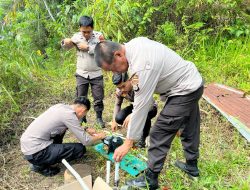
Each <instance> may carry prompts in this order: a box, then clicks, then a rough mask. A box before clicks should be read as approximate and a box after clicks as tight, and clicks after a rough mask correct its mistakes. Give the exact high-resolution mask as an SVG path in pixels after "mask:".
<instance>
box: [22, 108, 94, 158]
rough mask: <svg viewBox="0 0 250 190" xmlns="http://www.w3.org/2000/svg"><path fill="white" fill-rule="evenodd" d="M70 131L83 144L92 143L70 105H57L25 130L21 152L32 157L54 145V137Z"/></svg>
mask: <svg viewBox="0 0 250 190" xmlns="http://www.w3.org/2000/svg"><path fill="white" fill-rule="evenodd" d="M67 129H69V131H71V132H72V133H73V134H74V135H75V136H76V138H77V139H78V140H79V141H80V142H81V143H82V144H83V145H89V144H90V143H91V140H92V138H91V136H88V135H87V134H86V132H85V131H84V129H83V128H82V127H81V125H80V122H79V120H78V118H77V117H76V113H75V111H74V110H73V108H72V107H71V106H70V105H64V104H57V105H54V106H52V107H50V108H49V109H48V110H47V111H45V112H44V113H43V114H41V115H40V116H39V117H38V118H36V119H35V120H34V121H33V122H32V123H31V124H30V125H29V126H28V128H27V129H26V130H25V132H24V133H23V134H22V137H21V140H20V141H21V150H22V152H23V154H24V155H32V154H35V153H37V152H39V151H40V150H43V149H44V148H46V147H48V146H49V145H50V144H52V143H53V139H51V138H52V137H55V136H56V135H61V134H63V133H65V131H66V130H67Z"/></svg>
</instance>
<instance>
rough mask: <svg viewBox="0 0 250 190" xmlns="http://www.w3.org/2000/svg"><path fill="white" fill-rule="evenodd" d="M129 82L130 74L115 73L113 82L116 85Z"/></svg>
mask: <svg viewBox="0 0 250 190" xmlns="http://www.w3.org/2000/svg"><path fill="white" fill-rule="evenodd" d="M127 80H128V74H127V72H126V73H115V74H113V76H112V82H113V84H114V85H118V84H120V83H121V82H126V81H127Z"/></svg>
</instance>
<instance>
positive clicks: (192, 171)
mask: <svg viewBox="0 0 250 190" xmlns="http://www.w3.org/2000/svg"><path fill="white" fill-rule="evenodd" d="M175 166H176V167H178V168H180V169H181V170H182V171H184V172H185V173H187V174H188V176H189V177H191V178H196V177H199V175H200V174H199V169H198V166H197V160H187V161H186V163H184V162H182V161H179V160H177V161H176V162H175Z"/></svg>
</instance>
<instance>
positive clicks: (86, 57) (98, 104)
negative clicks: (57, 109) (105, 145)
mask: <svg viewBox="0 0 250 190" xmlns="http://www.w3.org/2000/svg"><path fill="white" fill-rule="evenodd" d="M79 26H80V32H77V33H75V34H74V35H73V37H72V38H66V39H64V40H62V47H64V48H66V49H70V48H73V47H75V48H76V50H77V65H76V66H77V69H76V74H75V76H76V84H77V87H76V95H77V97H78V96H87V95H88V89H89V85H90V86H91V91H92V95H93V98H94V109H95V111H96V117H97V123H98V124H100V125H101V126H102V127H105V123H104V122H103V119H102V112H103V109H104V106H103V98H104V85H103V75H102V71H101V69H100V68H99V67H98V66H97V65H96V63H95V60H94V48H95V45H96V44H97V43H98V42H100V41H102V40H104V37H103V35H102V33H100V32H96V31H94V30H93V29H94V21H93V19H92V18H91V17H89V16H82V17H81V18H80V20H79Z"/></svg>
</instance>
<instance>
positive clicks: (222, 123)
mask: <svg viewBox="0 0 250 190" xmlns="http://www.w3.org/2000/svg"><path fill="white" fill-rule="evenodd" d="M42 101H43V100H40V101H38V102H36V104H32V105H30V104H28V105H26V107H25V108H24V110H23V113H22V114H21V115H19V116H17V121H16V122H15V125H17V124H19V125H21V129H19V130H16V129H17V128H18V126H13V131H15V132H14V133H9V134H10V136H12V137H8V138H12V140H11V141H10V142H7V143H5V144H3V145H2V146H1V148H0V184H1V185H0V189H3V190H5V189H13V190H20V189H23V190H24V189H25V190H31V189H36V190H37V189H39V190H47V189H56V188H57V187H59V186H61V185H63V183H64V178H63V174H64V171H65V167H64V166H63V165H60V167H61V172H60V173H59V174H58V175H56V176H54V177H43V176H41V175H39V174H37V173H34V172H31V171H30V170H29V165H28V162H27V161H25V160H24V159H23V155H22V153H21V151H20V145H19V138H20V135H21V133H22V131H23V130H24V129H25V127H27V126H28V123H30V122H31V121H32V118H30V117H31V116H32V117H36V116H37V115H39V113H41V112H42V110H45V109H46V108H48V107H49V106H50V105H53V104H55V103H57V102H60V100H51V101H50V102H49V103H48V102H47V103H46V104H44V102H42ZM160 107H162V105H160ZM112 108H113V100H112V97H110V98H109V99H108V100H107V101H106V103H105V115H104V119H105V121H110V120H111V118H112ZM158 113H159V111H158ZM201 115H202V126H201V147H202V151H201V152H202V154H204V155H202V157H205V156H206V155H205V154H206V152H205V151H204V150H203V149H205V150H206V149H207V147H206V146H208V144H209V143H213V142H216V143H218V142H219V143H220V142H222V141H225V142H226V144H228V145H230V144H231V141H232V140H233V139H232V138H234V136H235V135H234V134H235V133H237V132H235V129H234V128H232V127H231V126H230V124H229V123H228V122H227V121H226V120H225V119H223V118H222V117H221V116H219V114H218V113H217V112H216V111H215V110H213V109H212V108H211V107H210V106H209V105H208V104H207V103H205V101H204V100H203V101H202V103H201ZM94 119H95V114H94V112H93V110H92V111H90V114H89V117H88V123H89V124H93V123H94ZM13 125H14V124H13ZM14 127H15V128H14ZM107 130H109V128H107ZM124 132H125V131H124V130H123V131H122V133H124ZM3 137H4V136H3V135H2V138H3ZM239 138H241V137H239ZM72 140H73V141H75V140H76V139H74V137H73V136H72V135H71V134H67V135H66V139H65V141H72ZM138 151H139V152H141V153H142V154H144V155H145V156H146V150H138ZM170 157H175V156H174V155H173V154H172V153H171V154H170ZM204 159H205V158H204ZM249 161H250V160H249ZM171 162H172V161H171V159H170V158H169V157H168V158H167V159H166V164H165V166H164V169H163V173H166V170H170V171H171V166H170V163H171ZM76 163H83V164H88V165H90V166H91V167H92V174H93V179H95V178H96V177H97V176H101V177H102V178H104V179H105V169H106V168H105V159H104V158H103V157H101V156H100V155H99V154H98V153H96V152H95V151H94V150H93V149H92V148H88V151H87V154H86V155H85V157H84V158H82V159H81V160H78V161H77V162H76ZM112 171H114V166H113V168H112ZM120 175H121V184H122V183H123V182H124V180H125V178H127V177H128V175H127V174H126V173H125V172H123V171H121V173H120ZM112 176H113V173H112V174H111V177H112ZM160 182H161V184H166V185H171V183H170V182H168V181H166V179H165V176H164V178H163V177H160Z"/></svg>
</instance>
